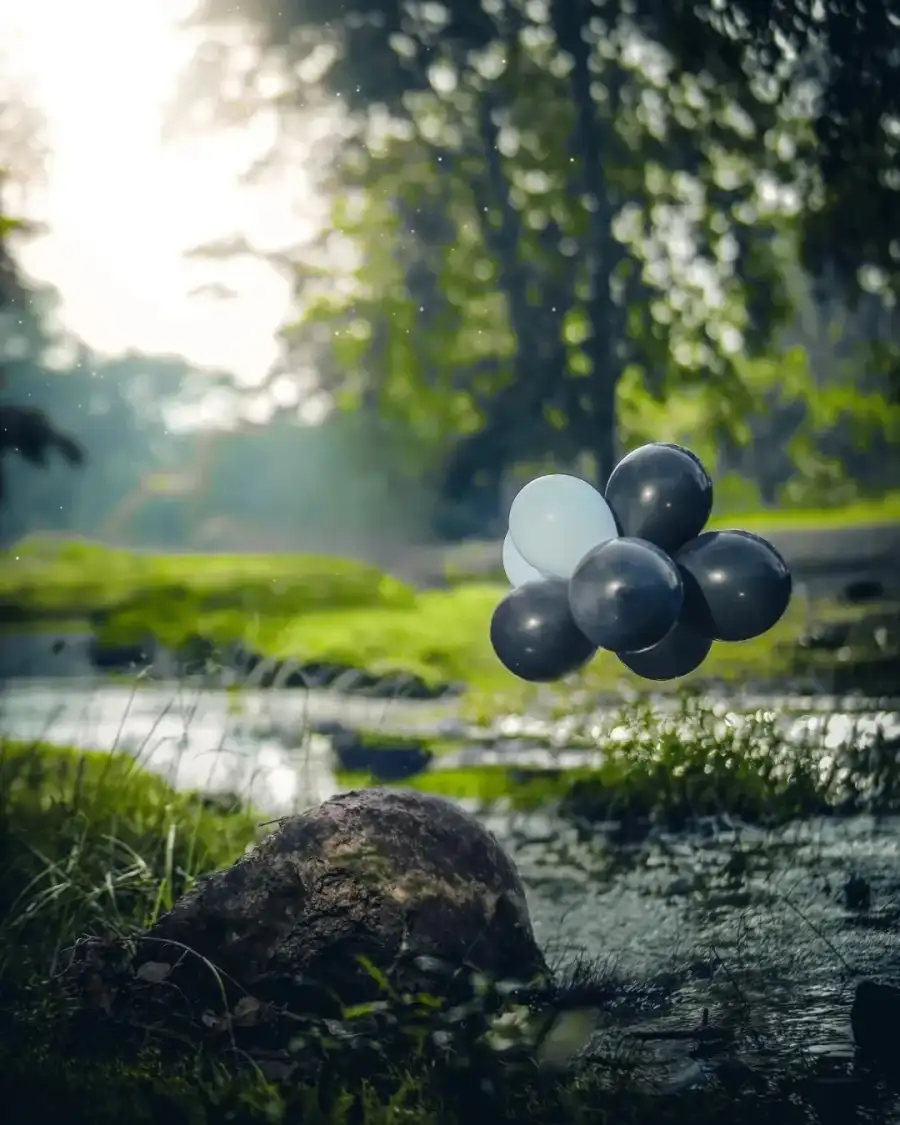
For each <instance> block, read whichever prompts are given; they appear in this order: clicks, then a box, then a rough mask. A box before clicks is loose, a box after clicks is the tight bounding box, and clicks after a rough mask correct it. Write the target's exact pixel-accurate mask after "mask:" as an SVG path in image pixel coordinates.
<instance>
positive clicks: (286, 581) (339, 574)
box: [0, 536, 414, 618]
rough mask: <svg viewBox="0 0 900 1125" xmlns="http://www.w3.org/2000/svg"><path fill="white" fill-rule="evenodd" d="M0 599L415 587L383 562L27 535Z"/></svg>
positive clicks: (250, 605)
mask: <svg viewBox="0 0 900 1125" xmlns="http://www.w3.org/2000/svg"><path fill="white" fill-rule="evenodd" d="M0 560H2V561H0V606H2V607H3V608H4V609H6V610H11V609H13V608H16V609H18V610H19V611H21V612H22V613H23V614H24V615H32V616H40V615H46V616H55V617H59V616H60V615H63V616H65V617H70V618H84V617H87V616H89V615H91V614H102V613H103V612H104V611H108V610H114V609H116V610H123V611H127V609H128V607H129V606H130V605H132V604H133V603H135V602H136V603H137V604H138V605H146V606H150V607H152V608H153V609H154V610H158V609H159V608H160V607H165V606H169V607H171V608H170V610H169V615H170V616H171V617H173V618H175V617H179V616H181V617H186V616H189V615H192V614H194V615H195V614H197V613H198V612H210V613H216V612H217V611H219V610H222V609H224V610H237V611H239V612H241V613H243V614H245V615H248V616H252V615H253V614H261V615H268V614H278V615H281V616H285V615H292V616H293V615H299V614H304V613H309V612H314V611H316V610H318V609H323V608H325V609H328V610H332V611H333V610H338V609H353V608H359V607H376V606H377V607H385V608H386V607H392V608H399V607H402V606H409V605H411V604H412V602H413V599H414V595H413V592H412V591H411V590H410V589H409V588H408V587H407V586H405V585H404V584H403V583H402V582H398V581H397V580H396V579H393V578H390V577H389V576H387V575H385V574H383V573H382V572H381V571H379V570H378V569H377V568H375V567H372V566H367V565H365V564H363V563H359V562H354V561H353V560H350V559H340V558H329V557H325V556H319V555H188V554H185V555H154V554H136V553H133V552H129V551H119V550H115V549H112V548H109V547H104V546H102V545H100V544H96V543H89V542H84V541H81V540H70V539H54V538H52V537H48V536H31V537H28V538H26V539H24V540H22V541H21V542H19V543H17V544H16V545H15V546H14V547H12V548H11V549H9V550H7V551H4V552H3V553H2V556H0Z"/></svg>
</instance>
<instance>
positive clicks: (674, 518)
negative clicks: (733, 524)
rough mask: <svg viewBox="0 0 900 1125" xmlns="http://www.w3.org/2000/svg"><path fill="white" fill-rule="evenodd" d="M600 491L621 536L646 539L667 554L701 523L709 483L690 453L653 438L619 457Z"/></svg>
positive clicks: (710, 491) (699, 528)
mask: <svg viewBox="0 0 900 1125" xmlns="http://www.w3.org/2000/svg"><path fill="white" fill-rule="evenodd" d="M604 495H605V497H606V501H607V503H608V504H609V506H610V507H611V508H612V510H613V512H614V513H615V516H616V520H617V522H618V524H619V528H620V530H621V532H622V534H623V535H629V536H634V537H635V538H638V539H647V540H649V542H651V543H655V544H656V546H657V547H661V548H662V549H663V550H664V551H667V552H668V553H669V554H672V553H673V552H675V551H677V550H678V548H679V547H682V546H684V544H685V543H687V542H688V540H690V539H693V538H694V537H695V536H696V535H699V534H700V532H701V531H702V530H703V528H704V527H705V526H706V521H707V520H708V519H709V515H710V512H711V511H712V502H713V486H712V481H711V480H710V478H709V474H708V473H707V472H706V469H704V468H703V466H702V464H701V463H700V461H699V460H698V459H697V457H696V456H695V455H694V454H693V453H691V452H690V451H689V450H687V449H682V447H681V446H680V445H671V444H669V443H663V442H657V443H654V444H652V445H642V446H641V448H640V449H635V450H634V452H633V453H629V454H628V456H627V457H623V458H622V460H621V461H620V462H619V463H618V465H616V467H615V469H613V472H612V475H611V476H610V478H609V481H608V482H607V485H606V491H605V493H604Z"/></svg>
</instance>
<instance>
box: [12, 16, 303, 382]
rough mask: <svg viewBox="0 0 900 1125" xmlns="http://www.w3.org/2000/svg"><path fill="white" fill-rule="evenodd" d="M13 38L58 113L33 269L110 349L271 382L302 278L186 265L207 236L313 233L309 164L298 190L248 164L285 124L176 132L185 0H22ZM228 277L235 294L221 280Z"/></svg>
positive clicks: (31, 84) (30, 253)
mask: <svg viewBox="0 0 900 1125" xmlns="http://www.w3.org/2000/svg"><path fill="white" fill-rule="evenodd" d="M3 7H4V10H3V14H2V15H0V41H2V42H4V43H7V44H9V47H10V57H11V58H12V59H14V69H15V74H14V76H13V77H14V78H16V79H18V80H19V81H21V83H22V86H23V88H24V89H25V90H26V93H27V94H28V96H31V97H33V99H34V102H35V108H37V109H38V110H40V112H41V113H42V114H43V116H44V118H45V120H46V127H47V142H48V148H49V152H50V155H49V159H48V162H47V166H46V173H45V176H44V182H43V183H42V184H38V185H36V186H35V187H34V188H33V190H32V191H31V194H30V198H29V204H28V207H29V211H30V213H31V215H32V216H33V217H34V218H36V219H38V220H40V221H42V222H45V223H46V224H47V225H48V227H49V233H48V234H47V235H46V236H42V237H41V238H40V239H38V240H35V241H34V243H33V244H31V245H29V246H27V247H26V248H25V250H24V252H23V254H22V260H23V265H24V267H25V268H26V270H27V271H28V272H29V273H30V274H31V275H32V276H34V277H35V278H39V279H40V280H44V281H47V282H49V283H51V284H53V285H55V286H56V287H57V288H58V289H59V290H60V292H61V293H62V297H63V310H62V316H63V320H64V322H65V323H66V325H67V327H69V328H70V329H71V330H72V331H74V332H75V333H77V334H78V335H80V336H81V337H82V338H83V339H84V340H85V341H86V342H87V343H88V344H89V345H91V346H92V347H94V348H96V349H97V350H99V351H101V352H108V353H118V352H122V351H125V350H128V349H135V350H143V351H147V352H157V353H159V352H175V353H178V354H181V355H183V356H185V357H186V358H187V359H189V360H190V361H192V362H194V363H196V364H197V365H199V366H202V367H221V368H225V369H228V370H231V371H233V372H234V373H235V374H236V375H237V376H238V377H239V378H241V379H242V380H243V381H246V382H248V383H253V382H256V381H257V380H259V379H260V378H261V377H262V376H263V375H264V374H265V373H266V372H267V370H268V369H269V368H270V366H271V365H272V363H273V362H274V360H275V359H276V356H277V344H276V341H275V339H274V333H275V331H276V330H277V328H278V327H279V325H280V324H281V322H282V321H283V319H284V317H285V315H286V313H287V308H288V301H289V297H290V282H289V279H288V278H287V277H286V276H284V275H283V274H280V273H279V272H278V271H277V270H276V269H274V268H273V267H271V266H269V265H267V264H265V263H262V262H249V261H246V260H241V261H239V262H233V263H225V264H223V263H221V262H203V261H199V262H198V261H195V260H194V261H191V260H185V258H184V253H185V251H186V250H188V249H190V248H191V247H193V246H196V245H198V244H201V243H204V242H208V241H212V240H219V239H222V238H230V237H233V236H234V235H236V234H239V233H240V234H243V235H245V236H246V237H247V238H248V239H249V240H250V241H251V242H252V243H253V244H255V245H260V246H263V247H266V248H272V249H274V248H278V247H281V246H284V245H286V244H289V243H294V242H296V241H297V240H298V239H299V238H303V237H306V236H308V234H309V233H310V232H311V230H312V228H313V225H314V216H313V214H312V211H310V213H309V214H307V215H301V216H299V218H298V216H297V215H296V213H295V206H296V202H297V200H298V199H303V198H304V197H305V198H309V196H310V190H309V188H308V186H305V184H304V179H303V170H302V168H300V169H292V171H291V177H290V189H289V190H288V189H287V187H286V186H284V187H282V186H281V185H280V184H279V183H275V184H274V185H273V184H266V185H265V186H261V185H258V186H254V187H252V188H251V187H248V186H246V185H242V184H241V183H240V182H239V177H240V174H241V173H242V172H243V171H244V170H245V169H246V168H247V166H248V165H249V164H250V163H251V162H252V160H253V159H254V158H256V157H258V156H259V155H261V154H262V153H263V152H264V151H265V150H266V149H267V147H268V146H269V145H270V144H271V138H272V134H271V129H272V122H271V121H270V122H266V121H264V120H260V121H258V122H257V123H256V124H255V126H254V127H253V128H245V129H241V130H240V131H238V130H234V129H232V130H224V129H222V130H217V131H216V132H215V133H208V134H206V135H204V136H201V137H199V138H197V137H194V136H192V137H190V138H189V139H182V140H180V141H177V142H176V141H164V140H163V138H162V126H163V119H164V113H165V110H166V107H167V104H168V102H169V100H170V99H171V98H172V95H173V91H174V88H175V84H176V81H177V79H178V77H179V75H180V73H181V72H182V71H183V69H184V67H185V66H186V64H187V63H188V62H189V61H190V58H191V54H192V52H193V50H194V48H195V43H196V40H195V39H192V38H191V36H189V35H188V34H187V33H185V32H183V31H181V30H180V29H179V28H178V26H177V25H178V21H179V19H180V18H183V16H184V15H185V14H186V12H185V5H184V3H183V2H179V0H131V2H130V3H127V4H123V3H121V2H120V0H81V2H80V3H79V4H72V5H68V4H64V3H61V2H60V0H8V2H7V3H6V4H5V5H4V6H3ZM223 287H227V289H228V290H230V291H231V293H232V295H231V296H230V297H229V298H228V299H222V298H221V297H216V296H215V295H214V294H213V293H212V292H211V291H212V289H213V288H217V289H219V290H220V291H221V289H222V288H223Z"/></svg>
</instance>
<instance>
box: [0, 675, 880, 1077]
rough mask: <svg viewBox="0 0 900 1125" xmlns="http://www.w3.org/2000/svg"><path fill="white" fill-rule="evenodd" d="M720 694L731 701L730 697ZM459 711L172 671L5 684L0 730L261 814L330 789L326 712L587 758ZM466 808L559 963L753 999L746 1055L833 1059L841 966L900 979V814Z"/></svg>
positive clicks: (827, 714) (706, 998)
mask: <svg viewBox="0 0 900 1125" xmlns="http://www.w3.org/2000/svg"><path fill="white" fill-rule="evenodd" d="M664 705H665V704H663V703H660V706H664ZM669 705H670V704H669ZM760 705H765V706H767V707H768V708H770V709H772V710H773V711H776V712H778V713H779V715H780V717H781V721H782V723H783V725H784V728H785V730H787V731H789V732H793V733H792V734H791V737H794V736H798V735H799V733H800V732H802V731H807V732H808V731H809V730H810V729H811V727H812V729H814V730H818V731H819V734H820V736H821V737H822V738H823V739H824V740H825V741H826V742H827V743H829V744H835V745H836V744H837V743H839V742H840V741H841V740H842V739H846V738H847V737H848V735H849V733H850V732H851V731H854V732H855V737H867V735H866V732H867V731H868V736H871V734H872V733H873V732H874V730H875V729H876V727H877V728H880V729H881V730H882V731H883V732H884V733H885V734H886V735H888V736H889V737H896V736H897V735H898V734H900V716H898V711H900V708H897V707H896V705H894V707H893V708H881V709H880V710H879V709H875V708H872V707H870V708H869V709H868V710H865V708H862V709H861V710H859V713H857V714H850V713H849V712H848V711H843V712H836V711H834V710H833V706H834V702H833V701H832V702H831V705H830V706H829V701H821V700H819V701H817V702H816V703H815V704H814V703H813V701H811V700H773V699H768V700H748V701H745V707H746V706H757V707H758V706H760ZM718 706H719V707H720V709H722V711H723V715H724V713H725V711H727V705H726V702H725V701H721V700H720V701H719V702H718ZM455 708H456V704H455V703H454V702H452V701H446V702H439V703H418V702H410V701H396V702H388V703H386V702H385V701H377V700H363V699H358V698H347V697H342V696H339V695H334V694H329V693H325V692H321V693H317V692H308V693H300V692H273V691H259V692H245V693H242V694H241V695H239V696H237V695H235V694H234V693H231V692H227V691H221V690H212V689H204V688H200V687H191V686H186V685H184V684H159V683H154V684H143V685H141V686H139V687H131V686H129V685H126V684H122V683H115V684H112V683H103V682H101V681H98V680H96V679H93V680H83V681H82V680H75V679H68V680H36V679H30V680H21V681H8V682H7V683H6V685H5V688H4V692H3V697H2V712H0V721H2V724H3V725H2V730H3V732H4V733H5V734H6V735H7V737H13V738H17V739H28V740H30V739H44V740H47V741H50V742H55V743H59V744H65V745H72V746H77V747H81V748H89V749H99V750H104V751H110V752H119V753H127V754H130V755H132V756H134V757H135V758H136V759H138V760H139V761H140V762H142V763H143V764H144V765H145V766H146V767H148V768H150V769H152V770H154V771H156V772H159V773H161V774H162V775H164V776H166V777H167V778H169V779H170V780H171V781H172V782H173V783H174V784H176V785H177V786H179V787H187V788H205V789H212V790H229V791H232V792H234V791H237V792H241V793H244V794H247V795H248V796H249V798H250V800H251V801H252V802H253V803H254V804H255V805H257V806H258V807H259V808H260V809H261V810H263V811H265V812H267V813H273V814H278V813H283V812H287V811H290V810H291V809H292V808H296V807H298V806H302V805H308V804H310V803H313V802H316V801H321V800H324V799H326V798H327V797H329V796H331V795H333V794H334V793H336V792H338V791H339V790H340V788H341V786H340V783H339V779H338V777H337V776H336V774H335V770H334V765H333V756H332V749H331V743H330V740H329V738H328V737H326V736H325V735H322V734H316V733H310V728H311V727H316V726H319V725H321V724H322V723H327V722H340V723H341V724H343V725H344V726H350V727H353V726H357V727H365V728H381V729H382V730H391V731H394V732H405V733H421V734H443V735H446V736H450V737H453V738H454V739H455V740H456V741H457V742H458V743H459V744H460V748H459V749H458V750H457V751H456V752H455V755H454V756H453V757H452V764H453V765H454V766H455V767H456V768H460V767H463V768H464V767H467V766H468V767H475V766H477V765H479V764H485V763H488V762H491V761H503V762H507V763H510V764H522V765H535V764H536V765H541V764H550V765H553V766H555V767H556V768H565V767H566V766H567V765H577V764H583V763H584V761H585V760H587V759H586V757H585V751H584V750H579V749H568V748H567V746H566V740H567V737H568V736H567V729H568V728H567V727H566V722H567V721H568V720H562V721H551V720H548V719H543V718H540V717H538V716H532V717H522V716H509V717H507V718H505V719H504V720H502V721H500V722H499V723H498V724H496V726H495V727H494V728H493V730H491V731H483V732H476V731H472V730H470V729H469V728H468V727H467V726H466V724H465V723H464V722H462V720H461V719H460V718H459V717H458V716H457V714H456V710H455ZM725 717H726V718H730V719H731V720H738V721H739V719H740V715H739V714H738V713H737V712H735V714H733V715H732V716H730V717H729V716H727V715H725ZM590 718H591V717H589V719H590ZM595 719H596V722H597V723H598V724H600V723H602V721H603V716H602V715H601V714H598V715H597V716H596V717H595ZM591 721H593V719H592V720H591ZM606 729H607V735H606V736H607V737H615V730H614V727H610V726H609V725H608V726H607V728H606ZM598 752H599V753H602V748H601V750H599V751H594V753H598ZM588 757H589V756H588ZM440 764H447V763H439V765H440ZM476 811H478V812H479V815H481V816H482V817H483V818H484V820H485V821H486V823H488V825H489V826H490V827H491V828H492V829H493V830H494V831H495V832H496V833H497V834H498V836H499V837H500V838H501V840H502V841H503V843H504V845H505V846H506V847H507V849H508V850H509V852H510V853H511V854H512V855H513V857H514V859H515V860H516V862H517V863H518V864H519V866H520V869H521V871H522V874H523V877H524V879H525V881H526V884H527V887H528V891H529V899H530V905H531V909H532V915H533V918H534V923H535V928H536V931H537V934H538V938H539V940H540V941H541V942H542V944H543V945H544V946H545V947H547V948H548V949H550V950H551V953H552V955H553V957H554V958H556V959H558V960H559V961H560V962H561V963H564V962H566V961H570V960H571V959H572V958H573V956H575V955H577V954H582V953H583V954H586V955H587V956H589V957H591V958H598V959H602V960H603V962H604V963H605V964H608V965H615V967H617V968H618V969H619V971H621V972H623V973H625V974H626V975H629V976H634V977H639V978H640V979H642V980H644V981H646V980H653V981H657V982H660V987H661V988H663V989H664V991H665V992H666V993H667V994H668V995H669V1000H668V1002H667V1005H666V1014H665V1016H663V1014H662V1013H661V1012H657V1013H655V1015H654V1017H653V1018H654V1020H659V1019H663V1018H664V1019H665V1020H666V1021H667V1022H666V1026H672V1025H673V1021H674V1025H675V1026H681V1025H684V1026H690V1025H696V1024H697V1023H698V1022H699V1019H700V1017H701V1013H702V1011H703V1010H704V1009H709V1011H710V1014H711V1017H712V1018H714V1019H715V1018H718V1019H719V1020H725V1021H731V1022H735V1021H736V1020H738V1016H737V1015H736V1013H737V1012H738V1010H740V1011H742V1012H744V1013H746V1012H747V1011H748V1010H749V1011H752V1013H753V1018H752V1020H751V1021H750V1023H749V1024H748V1023H747V1022H746V1020H743V1017H741V1020H743V1022H741V1026H742V1028H744V1031H743V1032H742V1034H746V1035H747V1036H749V1039H748V1045H747V1051H748V1052H749V1053H750V1054H753V1055H755V1057H757V1058H761V1059H764V1058H765V1057H767V1055H768V1054H770V1053H771V1052H772V1051H775V1052H776V1053H777V1050H778V1045H779V1044H783V1045H786V1044H788V1043H790V1045H791V1048H790V1049H791V1050H796V1049H797V1047H798V1045H799V1046H801V1047H802V1048H803V1049H805V1050H808V1051H810V1052H813V1053H821V1054H827V1055H829V1056H832V1057H834V1058H840V1057H843V1056H845V1055H848V1054H849V1052H851V1040H850V1034H849V1023H848V1006H849V1001H850V999H851V997H852V985H853V982H854V980H855V979H856V978H857V977H858V976H860V975H874V976H893V977H898V976H900V943H898V941H897V933H898V919H900V818H896V817H887V818H882V819H880V820H876V819H873V818H868V817H857V818H850V819H825V820H821V821H810V822H804V823H795V824H793V825H790V826H788V827H787V828H784V829H781V830H779V831H777V832H776V831H768V830H762V829H758V828H753V827H751V826H748V825H744V824H740V823H730V822H728V821H727V820H722V821H721V822H717V823H709V824H706V825H703V826H702V830H701V831H698V832H694V833H691V834H690V835H683V836H679V835H671V836H667V835H665V834H657V835H656V836H654V837H653V839H651V840H650V841H647V842H644V843H643V844H642V845H641V846H639V847H637V846H635V847H633V848H631V849H622V848H617V849H612V848H611V847H610V845H609V843H608V840H607V838H606V837H605V836H604V835H603V834H602V833H600V832H599V831H594V830H591V829H590V828H588V827H586V826H585V825H581V824H577V823H572V822H570V821H565V820H563V819H561V818H560V817H559V816H557V815H556V814H555V812H554V811H553V810H551V809H547V810H542V811H539V812H535V813H528V814H525V813H521V812H514V811H512V810H511V809H508V808H507V809H504V808H502V807H494V808H493V809H489V810H483V809H482V810H476ZM736 857H738V858H739V863H738V864H737V865H736V863H735V859H736ZM851 876H855V877H857V878H861V879H864V880H865V881H866V882H867V883H868V885H869V887H870V889H871V893H872V905H871V907H870V908H869V909H868V910H866V911H863V912H860V911H858V910H853V909H851V908H849V907H848V906H847V905H846V902H845V899H844V895H843V893H842V888H843V887H844V885H845V884H846V882H847V880H848V879H849V878H850V877H851ZM761 1044H763V1045H764V1046H761Z"/></svg>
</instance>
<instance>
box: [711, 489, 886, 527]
mask: <svg viewBox="0 0 900 1125" xmlns="http://www.w3.org/2000/svg"><path fill="white" fill-rule="evenodd" d="M898 521H900V489H893V490H892V491H890V492H887V493H885V494H884V496H879V497H877V498H875V499H871V500H857V501H854V503H852V504H848V505H846V506H844V507H841V508H773V509H767V510H765V511H759V512H746V513H744V512H742V513H740V514H730V513H726V514H723V515H719V514H717V513H715V512H714V514H713V518H712V519H711V520H710V524H709V526H710V528H712V529H715V528H723V527H743V528H746V530H747V531H756V532H760V533H764V532H765V531H767V530H769V531H792V530H796V531H807V530H810V529H812V528H822V529H826V528H827V529H831V528H838V527H872V526H877V525H881V524H895V523H897V522H898Z"/></svg>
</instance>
